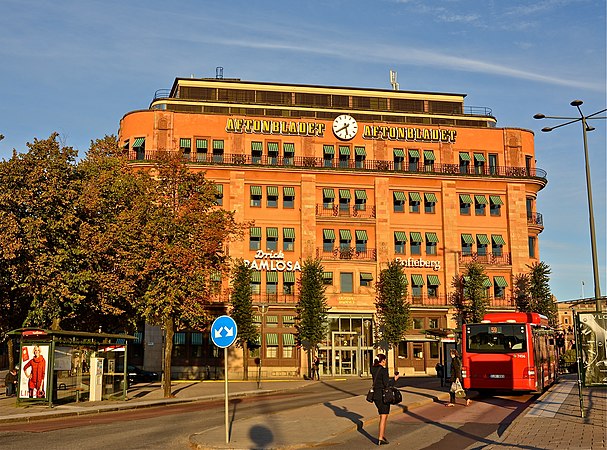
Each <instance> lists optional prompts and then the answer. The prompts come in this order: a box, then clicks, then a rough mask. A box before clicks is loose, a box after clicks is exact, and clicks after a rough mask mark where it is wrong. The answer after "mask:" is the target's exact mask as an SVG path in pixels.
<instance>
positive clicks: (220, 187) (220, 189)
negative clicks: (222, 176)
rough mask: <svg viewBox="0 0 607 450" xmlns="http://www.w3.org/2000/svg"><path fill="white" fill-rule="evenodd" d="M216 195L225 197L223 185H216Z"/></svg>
mask: <svg viewBox="0 0 607 450" xmlns="http://www.w3.org/2000/svg"><path fill="white" fill-rule="evenodd" d="M215 195H223V184H216V185H215Z"/></svg>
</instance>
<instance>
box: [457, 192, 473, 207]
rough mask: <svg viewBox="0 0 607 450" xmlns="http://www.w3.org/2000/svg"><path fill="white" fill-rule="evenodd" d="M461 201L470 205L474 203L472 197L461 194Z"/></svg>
mask: <svg viewBox="0 0 607 450" xmlns="http://www.w3.org/2000/svg"><path fill="white" fill-rule="evenodd" d="M459 201H460V202H461V203H467V204H468V205H469V204H471V203H472V197H470V195H468V194H459Z"/></svg>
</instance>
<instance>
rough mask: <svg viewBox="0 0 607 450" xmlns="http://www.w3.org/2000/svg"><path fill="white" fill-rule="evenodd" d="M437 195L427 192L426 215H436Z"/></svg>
mask: <svg viewBox="0 0 607 450" xmlns="http://www.w3.org/2000/svg"><path fill="white" fill-rule="evenodd" d="M436 203H437V199H436V194H434V193H433V192H427V193H425V194H424V212H425V213H426V214H434V213H435V212H436Z"/></svg>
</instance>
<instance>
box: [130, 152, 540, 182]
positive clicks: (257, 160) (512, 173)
mask: <svg viewBox="0 0 607 450" xmlns="http://www.w3.org/2000/svg"><path fill="white" fill-rule="evenodd" d="M161 153H166V151H164V150H143V149H140V150H137V149H134V150H131V151H129V155H128V157H129V159H130V160H132V161H155V160H157V159H158V155H159V154H161ZM183 157H184V161H185V162H188V163H195V164H218V165H237V166H241V165H242V166H264V167H290V168H295V169H327V170H335V169H338V170H353V171H368V172H392V173H399V174H406V173H409V174H420V173H421V174H429V175H437V174H438V175H454V176H477V177H511V178H540V179H542V180H544V181H545V180H546V175H547V174H546V171H545V170H543V169H539V168H527V167H511V166H482V167H480V166H460V165H459V164H439V163H436V164H427V165H424V164H421V163H419V164H413V163H408V162H407V161H402V162H398V161H396V162H395V161H391V160H366V159H365V160H353V159H348V160H338V159H324V158H321V157H313V156H294V157H283V156H276V157H273V156H267V155H264V156H260V157H253V156H251V155H243V154H239V153H233V154H232V153H216V154H212V153H200V152H199V153H196V152H191V153H186V154H184V155H183Z"/></svg>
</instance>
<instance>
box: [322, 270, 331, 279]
mask: <svg viewBox="0 0 607 450" xmlns="http://www.w3.org/2000/svg"><path fill="white" fill-rule="evenodd" d="M322 277H323V279H325V280H332V279H333V272H323V273H322Z"/></svg>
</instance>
